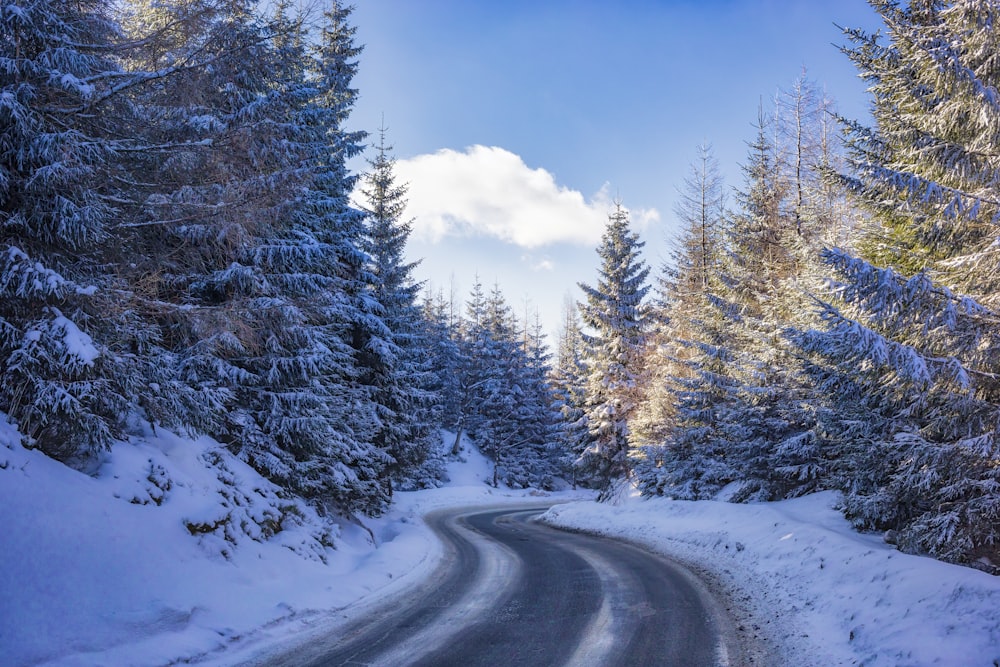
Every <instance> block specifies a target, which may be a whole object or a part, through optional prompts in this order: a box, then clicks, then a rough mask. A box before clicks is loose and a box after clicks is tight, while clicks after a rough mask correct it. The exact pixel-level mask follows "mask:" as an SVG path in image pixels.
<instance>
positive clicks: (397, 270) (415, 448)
mask: <svg viewBox="0 0 1000 667" xmlns="http://www.w3.org/2000/svg"><path fill="white" fill-rule="evenodd" d="M376 150H377V153H376V155H375V157H374V159H371V160H370V161H369V165H370V167H371V171H370V172H369V173H368V175H367V176H366V177H365V179H364V183H363V185H362V193H363V195H364V197H365V199H366V203H365V212H366V214H367V216H368V221H367V234H366V244H367V248H366V249H367V252H368V254H369V256H370V257H371V265H370V267H369V270H370V273H371V275H372V277H373V279H374V282H373V283H372V284H371V285H370V286H369V293H370V295H371V297H372V298H373V299H374V301H375V302H377V303H378V304H379V305H380V306H381V313H382V319H383V321H384V322H385V324H386V326H387V328H388V336H387V337H385V338H381V339H372V340H370V341H369V342H368V344H367V347H368V350H367V351H368V354H366V355H365V358H366V359H367V360H368V363H367V364H365V369H364V373H365V374H364V377H363V381H364V382H365V384H367V385H368V386H369V387H371V389H372V391H373V393H372V399H373V400H374V402H375V405H376V411H377V416H378V421H379V425H378V429H377V431H376V433H375V436H374V441H375V444H376V446H378V447H379V448H380V449H381V450H382V451H384V452H386V453H387V454H389V456H391V457H392V458H393V460H394V463H392V464H391V465H390V467H389V470H388V473H389V474H390V475H391V477H392V478H394V479H395V480H396V482H397V485H398V484H402V485H403V486H404V487H406V488H410V487H413V485H414V482H415V481H416V480H414V476H415V475H416V476H417V477H420V478H421V480H423V481H424V482H426V478H427V477H428V474H427V473H428V472H431V473H432V474H431V475H430V477H433V476H434V475H433V471H424V472H422V473H421V474H419V475H418V474H417V471H418V470H419V469H421V468H423V466H424V463H425V462H426V461H427V458H428V456H429V454H430V453H431V452H432V450H433V448H434V447H435V446H436V445H437V443H438V440H439V438H438V434H437V430H436V428H434V424H433V423H432V415H433V412H434V410H435V403H436V402H437V400H438V397H437V395H436V394H435V392H434V391H433V388H434V387H433V384H434V382H433V377H432V375H431V369H430V365H429V363H428V361H427V359H428V356H429V355H428V347H429V345H430V342H429V340H428V339H427V337H426V336H425V335H424V334H425V329H424V327H423V322H422V316H421V312H420V309H419V307H418V305H417V294H418V292H419V291H420V288H421V285H420V283H418V282H416V281H415V280H414V279H413V269H414V268H415V267H416V263H414V262H407V261H406V259H405V256H404V253H405V250H406V241H407V239H408V238H409V235H410V229H411V226H412V223H411V222H410V221H406V220H403V219H402V215H403V211H404V209H405V208H406V198H405V197H406V187H405V186H403V185H397V184H396V180H395V174H394V172H393V168H394V167H393V166H394V164H395V160H394V159H393V158H392V157H391V156H390V154H389V151H390V150H391V147H390V146H388V145H386V143H385V128H381V129H380V130H379V144H378V147H377V148H376ZM442 473H443V471H438V472H437V474H442Z"/></svg>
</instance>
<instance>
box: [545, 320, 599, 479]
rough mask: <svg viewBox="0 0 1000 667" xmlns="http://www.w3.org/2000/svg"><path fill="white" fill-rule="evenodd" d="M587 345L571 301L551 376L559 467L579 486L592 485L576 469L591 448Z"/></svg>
mask: <svg viewBox="0 0 1000 667" xmlns="http://www.w3.org/2000/svg"><path fill="white" fill-rule="evenodd" d="M584 356H585V355H584V343H583V335H582V332H581V330H580V316H579V313H578V310H577V306H576V302H575V301H572V300H570V301H568V302H567V304H566V307H565V311H564V317H563V326H562V329H561V330H560V332H559V345H558V347H557V350H556V365H555V368H553V369H552V373H551V375H550V380H551V385H552V391H553V395H554V399H555V408H556V409H557V410H558V411H559V417H560V418H559V420H558V422H557V423H558V430H559V440H560V442H561V450H562V451H561V455H562V456H563V457H564V462H563V464H562V465H561V466H560V467H561V468H562V469H564V470H565V474H566V475H567V476H568V477H569V478H570V479H571V480H572V483H573V486H574V488H575V487H576V485H577V484H585V485H586V484H590V480H589V479H587V478H586V477H584V476H583V474H582V471H581V470H578V468H577V467H576V465H575V462H576V460H577V459H579V458H580V457H581V456H582V455H583V452H584V451H585V450H586V449H587V447H588V446H589V444H590V429H589V428H588V427H587V417H586V411H585V407H586V397H587V369H586V366H585V364H584Z"/></svg>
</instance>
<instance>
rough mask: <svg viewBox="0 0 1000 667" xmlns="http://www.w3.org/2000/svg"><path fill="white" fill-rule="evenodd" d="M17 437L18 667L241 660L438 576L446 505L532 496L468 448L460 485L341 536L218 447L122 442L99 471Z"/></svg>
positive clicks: (11, 517) (8, 476)
mask: <svg viewBox="0 0 1000 667" xmlns="http://www.w3.org/2000/svg"><path fill="white" fill-rule="evenodd" d="M445 438H446V439H447V441H448V443H449V444H450V443H451V442H453V440H454V435H451V436H447V435H446V436H445ZM18 441H19V437H18V435H17V433H16V431H15V430H14V428H13V426H11V425H10V424H9V423H7V421H6V420H5V419H4V418H3V415H0V526H2V530H3V532H2V533H0V665H3V667H16V666H21V665H47V666H56V665H59V666H69V665H74V666H82V665H109V666H111V665H114V666H115V667H122V666H126V665H136V666H138V665H164V664H167V663H171V662H177V661H203V662H206V663H219V664H237V663H239V662H240V660H241V658H240V656H243V655H249V654H251V653H253V652H254V651H256V650H259V649H260V648H261V646H262V645H264V644H266V643H268V642H274V641H280V640H283V639H286V638H287V637H289V636H291V635H294V634H295V633H297V632H300V631H303V630H308V629H311V628H315V627H317V626H322V625H324V624H328V623H330V622H331V621H333V620H335V619H336V618H338V617H339V616H341V615H338V613H337V610H340V609H343V608H344V607H346V606H348V605H350V604H352V603H355V602H356V601H358V600H361V599H371V598H374V597H378V596H384V595H389V594H392V593H393V592H394V591H395V590H397V589H398V588H399V587H400V586H404V585H406V584H407V582H408V581H410V580H413V579H416V578H419V577H421V576H423V575H425V574H426V573H428V572H429V571H430V570H431V569H432V567H433V565H434V564H435V563H436V559H437V558H438V557H439V554H440V552H439V547H438V544H437V541H436V540H435V538H434V537H433V534H432V533H431V532H430V531H429V530H428V529H427V528H426V526H424V524H423V522H422V521H420V516H422V515H423V514H425V513H426V512H428V511H430V510H431V509H434V508H438V507H444V506H448V505H464V504H477V503H478V504H494V503H497V502H504V501H517V500H519V499H520V500H523V499H524V498H525V496H527V495H529V494H530V492H523V491H516V492H515V491H502V490H501V491H497V490H494V489H491V488H490V487H488V486H487V485H486V483H485V480H488V479H490V478H491V474H492V471H491V469H490V467H489V463H488V462H487V461H485V460H484V459H483V458H482V457H481V456H479V455H477V454H474V453H469V454H466V460H465V462H458V461H456V462H453V463H452V464H450V470H449V472H450V474H451V477H452V481H451V482H450V483H449V484H448V485H447V486H446V487H445V488H441V489H433V490H427V491H419V492H413V493H401V494H398V495H397V502H396V503H395V504H394V506H393V509H392V511H390V512H389V513H388V514H387V515H386V516H385V517H382V518H379V519H376V520H370V521H365V525H364V526H358V525H354V524H351V523H346V524H345V525H344V526H341V527H339V528H338V527H337V526H334V525H332V524H329V523H327V522H326V521H324V520H322V519H321V518H320V517H318V516H317V515H316V513H315V512H314V511H313V510H312V509H310V508H309V507H307V506H306V505H305V504H303V503H301V502H292V501H289V500H288V499H283V498H281V497H280V496H279V495H278V494H277V489H276V488H275V487H274V486H273V485H272V484H271V483H269V482H268V481H267V480H265V479H263V478H262V477H260V476H259V475H258V474H257V473H256V472H254V471H253V470H252V469H251V468H249V467H248V466H246V465H244V464H243V463H241V462H240V461H238V460H236V459H234V458H233V457H232V456H230V455H229V454H228V453H227V452H226V450H225V449H224V448H223V447H221V446H220V445H218V444H217V443H215V442H214V441H212V440H210V439H208V438H203V439H200V440H197V441H194V442H192V441H190V440H187V439H184V438H180V437H177V436H174V435H172V434H169V433H164V432H162V431H161V432H159V433H158V434H157V435H156V436H154V435H152V434H147V436H146V437H144V438H141V439H137V440H136V441H134V442H131V443H119V444H117V445H116V446H115V448H114V450H113V453H112V455H111V456H109V457H108V459H107V461H106V462H105V463H104V464H103V465H102V466H101V467H100V469H99V470H97V471H95V473H94V474H93V475H86V474H83V473H80V472H76V471H74V470H72V469H70V468H68V467H66V466H64V465H62V464H60V463H57V462H55V461H53V460H51V459H49V458H47V457H46V456H44V455H42V454H40V453H38V452H36V451H29V450H25V449H23V448H22V447H21V446H20V445H18V444H16V443H17V442H18ZM466 451H467V452H469V451H471V447H469V446H468V445H467V447H466ZM376 544H377V545H378V546H377V548H376V546H375V545H376ZM331 545H332V546H331Z"/></svg>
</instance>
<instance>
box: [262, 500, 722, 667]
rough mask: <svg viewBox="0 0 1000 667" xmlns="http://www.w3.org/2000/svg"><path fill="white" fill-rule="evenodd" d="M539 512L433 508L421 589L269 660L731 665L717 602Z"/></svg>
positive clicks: (662, 562)
mask: <svg viewBox="0 0 1000 667" xmlns="http://www.w3.org/2000/svg"><path fill="white" fill-rule="evenodd" d="M545 509H546V508H545V507H535V508H524V507H520V508H507V509H498V508H493V509H490V510H482V509H480V510H466V511H463V512H456V511H454V510H452V511H449V512H438V513H435V514H432V515H430V516H429V517H428V522H429V524H430V525H431V527H432V528H433V529H434V530H435V531H436V532H437V533H438V535H439V536H440V537H441V539H442V540H443V541H444V543H445V545H446V547H447V548H446V557H445V558H444V562H443V564H442V567H441V568H439V569H438V570H437V571H436V572H435V574H434V576H432V577H431V578H430V580H429V582H428V583H427V584H426V585H424V586H422V587H419V589H417V590H415V591H412V592H410V593H409V594H406V595H405V596H404V598H403V599H401V600H400V599H397V600H393V601H392V602H391V603H388V604H386V605H383V606H382V607H381V608H379V609H377V610H375V611H374V612H373V613H370V614H368V615H367V616H366V617H365V618H363V619H360V620H358V621H357V622H355V623H354V624H352V625H350V626H348V627H347V628H341V629H340V630H339V631H338V632H337V633H336V636H330V637H326V638H322V639H321V640H318V641H314V642H312V643H310V644H309V645H307V646H305V647H302V648H299V649H298V650H296V651H295V652H294V653H292V654H287V655H285V656H283V658H282V659H275V660H270V661H269V663H270V664H273V665H282V666H291V665H295V666H296V667H299V666H308V667H334V666H341V665H343V666H349V665H384V666H387V667H397V666H400V665H419V666H427V667H430V666H434V667H438V666H446V665H455V666H462V667H467V666H468V667H472V666H475V665H491V666H492V665H504V666H515V665H525V666H528V665H530V666H531V667H535V666H543V665H567V666H573V667H577V666H581V667H583V666H588V665H630V666H631V665H684V666H685V667H689V666H690V667H694V666H697V665H730V664H732V665H737V664H740V660H739V659H738V658H737V657H736V656H738V655H739V651H740V647H739V645H738V641H737V640H736V639H735V638H734V636H735V635H734V633H733V632H732V630H731V628H730V624H729V622H728V619H727V618H726V617H725V615H724V613H722V612H721V611H720V606H719V605H718V604H717V603H716V601H715V600H713V599H712V597H711V596H710V595H709V594H708V593H707V592H706V591H705V589H704V587H703V586H702V585H701V584H700V583H699V582H698V580H697V579H696V578H695V577H694V576H693V575H691V574H690V573H689V572H687V571H686V570H684V569H683V568H681V567H680V566H679V565H677V564H675V563H672V562H671V561H668V560H666V559H663V558H660V557H658V556H655V555H653V554H651V553H649V552H647V551H644V550H642V549H639V548H637V547H634V546H631V545H629V544H625V543H622V542H618V541H615V540H611V539H606V538H601V537H595V536H590V535H584V534H578V533H569V532H564V531H560V530H556V529H553V528H550V527H548V526H545V525H543V524H540V523H537V522H534V521H532V518H533V517H535V516H537V515H539V514H541V513H542V512H544V510H545Z"/></svg>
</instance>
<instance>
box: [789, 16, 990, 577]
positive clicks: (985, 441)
mask: <svg viewBox="0 0 1000 667" xmlns="http://www.w3.org/2000/svg"><path fill="white" fill-rule="evenodd" d="M873 6H874V7H875V9H876V10H877V11H878V12H879V14H880V15H881V17H882V19H883V21H884V22H885V24H886V27H887V35H888V42H887V43H885V42H883V40H882V39H881V38H880V36H879V35H877V34H876V35H870V34H866V33H864V32H862V31H857V30H851V31H848V32H847V35H848V37H849V38H850V39H851V40H852V42H853V46H852V47H851V48H849V49H847V50H846V53H847V54H848V55H849V56H850V57H851V59H852V60H853V61H854V63H855V64H856V65H857V67H858V69H859V71H860V72H861V75H862V76H863V77H864V78H865V79H866V80H867V81H868V82H869V84H870V90H871V93H872V96H873V116H874V119H875V127H873V128H867V127H864V126H862V125H860V124H858V123H850V124H849V125H848V140H849V148H850V154H849V157H850V161H851V165H852V167H853V170H854V173H853V174H852V175H848V176H844V177H843V179H842V180H843V182H844V183H845V184H846V185H847V187H848V188H849V190H850V192H851V194H852V196H853V198H854V199H855V200H856V201H857V202H858V204H859V205H861V206H862V207H864V208H865V209H866V210H867V211H868V212H869V216H870V220H871V222H870V226H869V228H868V230H867V231H866V234H865V236H864V238H863V239H862V240H861V241H860V242H859V243H858V244H857V248H858V250H859V254H858V256H855V255H852V254H850V253H849V252H846V251H843V250H830V251H827V252H825V253H824V260H825V261H826V263H827V265H828V266H829V268H830V269H831V270H832V271H834V272H835V275H836V279H835V282H834V284H833V291H832V294H831V295H830V297H829V298H828V299H827V300H825V301H823V302H821V304H820V313H821V315H822V317H823V319H824V321H825V326H824V328H823V329H822V330H805V331H800V332H799V334H798V342H799V343H800V344H801V345H802V346H803V348H804V349H805V350H807V351H809V352H812V353H814V355H815V356H814V362H815V367H814V372H815V374H816V377H817V381H818V382H820V383H822V386H823V387H824V388H826V389H827V390H828V405H829V406H830V407H831V408H832V409H833V410H835V411H836V413H837V417H838V418H837V419H836V420H835V421H833V422H832V423H831V424H830V427H831V430H832V431H833V433H834V437H836V439H837V440H838V442H839V443H840V446H841V447H842V449H843V456H844V457H845V458H846V460H847V466H848V467H847V470H846V471H845V472H844V479H843V484H844V488H845V491H846V498H845V509H846V511H847V513H848V516H849V517H850V518H852V519H853V520H854V522H855V523H856V524H857V525H858V526H860V527H863V528H874V529H879V530H888V531H890V534H891V535H892V536H893V541H895V542H897V543H898V544H899V546H900V548H902V549H904V550H907V551H913V552H922V553H930V554H933V555H935V556H938V557H941V558H945V559H947V560H951V561H956V562H963V563H970V564H978V566H982V567H987V568H989V567H995V563H996V562H998V555H997V546H996V545H997V544H998V542H1000V528H998V526H1000V523H998V522H997V516H1000V493H998V490H1000V477H998V473H997V470H998V469H997V466H996V460H997V454H996V452H997V442H996V427H997V423H998V421H1000V409H998V404H1000V385H998V383H997V381H996V374H995V369H996V363H997V358H998V354H997V350H998V343H1000V340H998V337H997V331H998V328H997V324H998V323H1000V319H998V313H997V310H996V308H997V306H998V302H1000V298H998V296H997V295H998V294H1000V291H998V289H997V287H998V281H997V275H1000V273H998V271H997V268H998V266H1000V246H998V244H997V231H996V222H997V220H998V219H1000V204H998V202H997V201H996V197H995V191H996V182H997V179H998V176H997V168H996V165H995V164H994V163H993V162H991V160H990V158H989V157H988V156H989V155H991V154H996V153H997V151H998V146H997V137H996V132H995V129H994V128H995V127H996V123H997V120H998V118H1000V110H998V108H997V103H996V99H995V98H996V90H997V88H998V86H1000V64H998V61H997V58H996V53H997V52H998V50H1000V38H998V34H997V31H996V29H995V26H996V24H997V21H998V20H1000V8H998V7H997V6H996V4H995V3H992V2H981V1H979V0H956V1H954V2H949V3H941V2H913V3H911V4H910V5H909V6H908V7H905V8H904V7H900V6H898V5H897V4H896V3H890V2H876V3H873ZM844 390H847V391H850V392H851V394H847V395H845V394H844V393H842V392H843V391H844ZM859 422H861V423H865V424H868V427H867V428H865V429H861V430H860V431H859V429H858V428H857V426H856V425H857V424H858V423H859ZM857 436H861V437H860V438H858V437H857ZM991 563H992V564H994V565H990V564H991Z"/></svg>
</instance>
